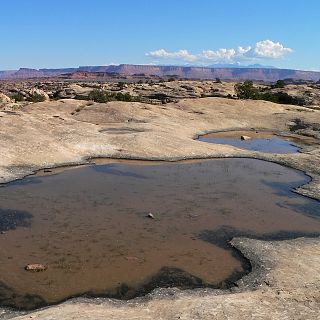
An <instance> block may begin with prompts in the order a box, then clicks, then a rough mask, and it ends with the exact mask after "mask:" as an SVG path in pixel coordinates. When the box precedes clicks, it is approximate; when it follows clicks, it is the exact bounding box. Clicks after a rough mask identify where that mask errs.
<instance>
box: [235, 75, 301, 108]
mask: <svg viewBox="0 0 320 320" xmlns="http://www.w3.org/2000/svg"><path fill="white" fill-rule="evenodd" d="M279 81H282V80H279ZM277 83H278V81H277ZM281 84H282V83H281V82H280V84H278V85H281ZM234 88H235V91H236V94H237V97H238V98H239V99H252V100H266V101H271V102H275V103H281V104H293V105H299V106H302V105H305V104H306V101H305V99H303V98H302V97H293V96H290V95H289V94H288V93H286V92H272V91H270V90H268V89H262V88H257V87H254V86H253V82H252V81H245V82H243V83H237V84H235V86H234Z"/></svg>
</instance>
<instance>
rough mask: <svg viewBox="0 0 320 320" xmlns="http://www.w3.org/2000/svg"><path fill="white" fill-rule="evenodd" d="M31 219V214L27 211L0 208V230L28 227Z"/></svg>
mask: <svg viewBox="0 0 320 320" xmlns="http://www.w3.org/2000/svg"><path fill="white" fill-rule="evenodd" d="M31 219H32V214H30V213H29V212H27V211H22V210H12V209H1V208H0V231H1V232H3V231H8V230H12V229H16V228H17V227H30V224H31Z"/></svg>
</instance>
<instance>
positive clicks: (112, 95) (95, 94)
mask: <svg viewBox="0 0 320 320" xmlns="http://www.w3.org/2000/svg"><path fill="white" fill-rule="evenodd" d="M88 100H93V101H95V102H98V103H106V102H110V101H129V102H131V101H135V102H138V101H141V98H140V97H135V96H131V95H130V94H129V93H121V92H106V91H103V90H92V91H91V92H90V93H89V95H88Z"/></svg>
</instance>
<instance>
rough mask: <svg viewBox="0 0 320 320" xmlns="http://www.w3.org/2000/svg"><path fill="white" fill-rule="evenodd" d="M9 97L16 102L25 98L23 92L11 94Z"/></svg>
mask: <svg viewBox="0 0 320 320" xmlns="http://www.w3.org/2000/svg"><path fill="white" fill-rule="evenodd" d="M10 98H11V99H14V100H15V101H16V102H21V101H24V100H25V98H24V96H23V94H22V93H20V92H18V93H15V94H13V95H11V96H10Z"/></svg>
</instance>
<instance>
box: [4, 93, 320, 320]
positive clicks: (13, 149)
mask: <svg viewBox="0 0 320 320" xmlns="http://www.w3.org/2000/svg"><path fill="white" fill-rule="evenodd" d="M297 119H299V120H297ZM319 123H320V112H319V111H317V110H311V109H310V108H305V107H296V106H289V105H279V104H273V103H270V102H265V101H239V100H231V99H223V98H197V99H185V100H184V99H182V100H180V101H178V102H177V103H168V104H165V105H150V104H144V103H131V102H110V103H108V104H98V103H90V102H88V101H79V100H78V101H77V100H71V99H65V100H58V101H46V102H41V103H34V104H26V105H24V104H18V105H15V106H12V105H10V104H8V105H6V106H4V107H2V108H0V154H1V157H0V182H1V183H5V182H9V181H12V180H14V179H18V178H23V177H24V176H26V175H29V174H32V173H34V172H35V171H37V170H39V169H41V168H50V167H56V166H63V165H71V164H80V163H86V162H87V161H88V159H89V158H95V157H111V158H126V159H145V160H169V161H174V160H181V159H192V158H214V157H253V158H259V159H264V160H268V161H274V162H277V163H280V164H285V165H288V166H290V167H293V168H297V169H299V170H303V171H304V172H306V173H307V174H309V175H310V176H311V177H312V179H313V180H312V182H311V183H309V184H308V185H305V186H302V187H300V188H299V190H298V192H300V193H302V194H304V195H308V196H312V197H314V198H316V199H320V166H319V163H320V148H319V138H320V130H319ZM235 129H238V130H246V129H254V130H268V131H274V132H277V133H280V134H283V135H295V134H299V135H300V138H302V139H306V140H307V139H310V138H312V139H313V140H312V141H313V142H312V143H311V144H309V145H307V146H303V147H302V150H301V152H300V153H295V154H281V155H279V154H264V153H259V152H252V151H248V150H242V149H237V148H235V147H232V146H226V145H214V144H208V143H205V142H199V141H196V140H194V139H195V138H196V137H197V135H198V134H200V133H205V132H211V131H223V130H235ZM239 139H240V137H239ZM233 244H234V246H235V247H236V248H238V249H239V250H240V251H241V252H242V253H243V254H244V255H245V256H246V257H247V258H248V259H249V260H250V261H251V263H252V265H253V272H252V273H251V274H249V275H248V276H246V277H245V278H244V279H243V280H240V281H239V283H238V286H239V287H238V288H237V289H234V290H233V292H231V291H215V290H204V289H203V290H194V291H184V292H181V291H179V290H175V289H170V290H158V291H156V292H154V293H153V294H151V295H149V296H147V297H145V298H140V299H136V300H133V301H129V302H117V301H111V300H104V299H97V300H84V299H76V300H71V301H68V302H66V303H64V304H61V305H58V306H53V307H51V308H47V309H44V310H40V311H36V312H34V313H31V314H27V315H22V316H20V318H19V317H18V318H16V319H30V318H31V317H32V318H35V319H279V320H280V319H281V320H282V319H320V294H319V292H320V290H319V289H320V271H319V270H320V239H296V240H290V241H280V242H264V241H258V240H249V239H234V240H233ZM13 315H14V314H10V313H9V314H7V315H5V314H4V315H3V317H11V316H13Z"/></svg>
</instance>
